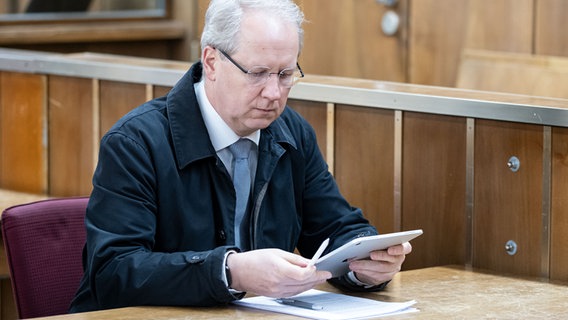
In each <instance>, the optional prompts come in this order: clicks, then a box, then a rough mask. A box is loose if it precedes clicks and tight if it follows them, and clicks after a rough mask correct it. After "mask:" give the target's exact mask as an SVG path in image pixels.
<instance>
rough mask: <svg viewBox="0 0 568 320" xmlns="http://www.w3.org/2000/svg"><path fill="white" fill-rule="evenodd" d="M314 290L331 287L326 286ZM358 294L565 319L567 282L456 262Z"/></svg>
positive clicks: (171, 311) (132, 314) (475, 313)
mask: <svg viewBox="0 0 568 320" xmlns="http://www.w3.org/2000/svg"><path fill="white" fill-rule="evenodd" d="M319 289H323V290H329V291H336V290H334V289H333V288H332V287H331V286H329V285H324V286H322V287H320V288H319ZM361 296H364V297H367V298H372V299H377V300H382V301H407V300H416V301H417V304H416V305H415V306H416V307H417V308H418V309H419V310H420V312H418V313H410V314H402V315H397V316H391V317H388V318H387V319H448V318H459V319H567V318H568V284H566V283H564V284H553V283H548V282H542V281H538V280H531V279H519V278H509V277H506V276H499V275H495V274H491V273H485V272H481V271H472V270H468V269H467V268H465V267H461V266H448V267H433V268H426V269H418V270H410V271H404V272H401V273H399V274H398V275H397V276H396V277H395V279H394V280H393V281H392V282H391V284H390V285H389V287H388V289H387V290H385V291H383V292H379V293H366V294H362V295H361ZM229 318H232V319H263V320H265V319H298V318H296V317H293V316H289V315H284V314H277V313H270V312H264V311H258V310H253V309H247V308H243V307H237V306H228V307H219V308H181V307H129V308H120V309H113V310H104V311H96V312H87V313H79V314H71V315H62V316H54V317H47V318H42V319H49V320H106V319H115V320H131V319H132V320H134V319H136V320H143V319H153V320H162V319H164V320H165V319H229Z"/></svg>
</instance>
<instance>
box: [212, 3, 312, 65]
mask: <svg viewBox="0 0 568 320" xmlns="http://www.w3.org/2000/svg"><path fill="white" fill-rule="evenodd" d="M249 9H255V10H262V11H265V12H269V13H272V14H274V15H277V16H278V17H279V18H281V19H283V20H284V21H289V22H291V23H293V24H295V25H296V26H297V27H298V40H299V48H300V51H302V47H303V44H304V30H303V29H302V23H303V22H304V14H303V13H302V11H301V10H300V8H299V7H298V6H297V5H296V4H295V3H294V2H293V1H292V0H211V3H210V4H209V8H208V9H207V12H206V13H205V26H204V28H203V33H202V34H201V50H203V49H204V48H205V47H206V46H212V47H215V48H218V49H221V50H223V51H225V52H227V53H229V54H231V53H233V52H235V51H236V50H237V48H238V43H237V40H236V39H237V35H238V32H239V30H240V25H241V20H242V18H243V14H244V12H245V11H246V10H249ZM298 54H300V52H298Z"/></svg>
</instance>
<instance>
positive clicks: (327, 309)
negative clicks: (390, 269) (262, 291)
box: [233, 289, 418, 320]
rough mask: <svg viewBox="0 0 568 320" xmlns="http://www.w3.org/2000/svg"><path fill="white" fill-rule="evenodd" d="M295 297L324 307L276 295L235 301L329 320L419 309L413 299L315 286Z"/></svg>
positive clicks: (254, 306) (385, 314)
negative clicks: (382, 298)
mask: <svg viewBox="0 0 568 320" xmlns="http://www.w3.org/2000/svg"><path fill="white" fill-rule="evenodd" d="M293 298H294V299H298V300H301V301H305V302H309V303H314V304H317V305H319V306H322V307H323V309H321V310H310V309H304V308H299V307H294V306H288V305H283V304H280V303H278V302H276V300H275V299H274V298H268V297H264V296H258V297H251V298H245V299H242V300H240V301H235V302H233V303H234V304H237V305H240V306H245V307H250V308H256V309H262V310H267V311H273V312H280V313H286V314H292V315H296V316H300V317H305V318H310V319H329V320H340V319H367V318H371V317H379V316H387V315H394V314H400V313H407V312H417V311H418V309H416V308H413V307H412V306H413V305H414V304H415V303H416V301H414V300H412V301H407V302H382V301H376V300H372V299H365V298H359V297H352V296H348V295H344V294H338V293H331V292H326V291H321V290H315V289H312V290H309V291H306V292H304V293H302V294H299V295H297V296H294V297H293Z"/></svg>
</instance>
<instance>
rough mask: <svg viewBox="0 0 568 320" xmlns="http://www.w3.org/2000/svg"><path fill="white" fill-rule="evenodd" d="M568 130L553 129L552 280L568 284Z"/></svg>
mask: <svg viewBox="0 0 568 320" xmlns="http://www.w3.org/2000/svg"><path fill="white" fill-rule="evenodd" d="M566 181H568V128H553V129H552V196H551V224H550V229H551V237H550V239H551V246H550V279H553V280H564V281H568V268H567V267H566V266H568V250H567V249H566V248H568V232H567V231H568V183H566Z"/></svg>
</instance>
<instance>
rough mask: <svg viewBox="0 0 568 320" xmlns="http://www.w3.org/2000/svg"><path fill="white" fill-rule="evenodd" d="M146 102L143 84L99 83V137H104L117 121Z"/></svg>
mask: <svg viewBox="0 0 568 320" xmlns="http://www.w3.org/2000/svg"><path fill="white" fill-rule="evenodd" d="M146 100H147V99H146V86H145V85H143V84H135V83H124V82H115V81H101V82H100V110H101V111H100V112H101V113H100V114H101V118H100V119H101V124H100V128H101V130H100V133H101V135H104V134H105V133H106V132H107V131H108V130H109V129H110V128H111V127H112V125H113V124H114V123H115V122H116V121H118V119H120V118H121V117H122V116H124V115H125V114H126V113H128V112H129V111H130V110H132V109H134V108H136V107H137V106H139V105H141V104H142V103H144V102H146Z"/></svg>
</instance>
